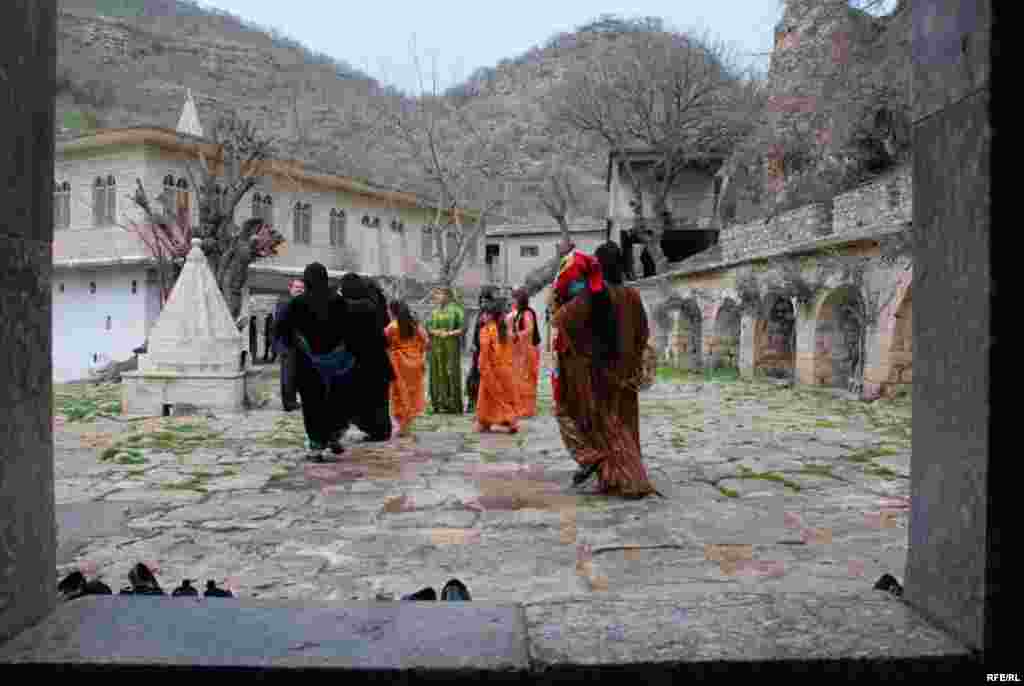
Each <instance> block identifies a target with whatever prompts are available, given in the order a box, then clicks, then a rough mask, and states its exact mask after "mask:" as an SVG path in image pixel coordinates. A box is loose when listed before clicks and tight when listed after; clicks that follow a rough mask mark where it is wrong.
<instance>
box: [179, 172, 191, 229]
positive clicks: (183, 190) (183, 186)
mask: <svg viewBox="0 0 1024 686" xmlns="http://www.w3.org/2000/svg"><path fill="white" fill-rule="evenodd" d="M175 208H176V209H177V211H178V216H179V217H184V218H185V220H186V221H187V220H188V219H189V217H190V216H191V214H192V196H191V194H190V193H189V192H188V181H186V180H185V179H178V191H177V196H176V198H175Z"/></svg>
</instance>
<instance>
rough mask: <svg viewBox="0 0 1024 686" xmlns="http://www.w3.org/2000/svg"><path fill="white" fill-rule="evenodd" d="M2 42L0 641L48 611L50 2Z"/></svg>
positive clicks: (23, 16)
mask: <svg viewBox="0 0 1024 686" xmlns="http://www.w3.org/2000/svg"><path fill="white" fill-rule="evenodd" d="M3 27H4V28H3V29H0V34H2V35H3V40H2V41H0V111H3V113H4V126H3V132H2V133H0V164H2V166H3V168H4V169H5V173H4V181H3V183H2V184H0V271H2V272H3V275H4V276H3V279H2V281H0V312H3V316H0V337H2V339H3V341H4V345H3V346H0V379H3V382H2V383H0V407H2V408H3V412H2V413H0V641H5V640H7V639H8V638H10V637H12V636H14V635H15V634H17V633H18V632H20V631H22V630H23V629H25V628H27V627H29V626H31V625H33V624H35V623H36V622H38V621H39V620H41V619H42V618H43V617H45V616H46V615H47V614H49V613H50V612H51V611H52V610H53V608H54V606H55V602H56V600H55V598H56V589H57V580H56V567H57V529H56V522H55V519H54V491H53V478H54V477H53V474H54V470H53V409H52V402H53V387H52V383H53V382H52V374H53V369H52V361H51V355H52V323H51V321H50V318H51V316H52V314H51V308H52V292H51V274H52V270H53V161H54V101H53V92H54V84H55V81H56V69H57V66H56V61H57V60H56V49H57V47H56V35H57V9H56V2H55V0H9V1H8V2H7V3H6V4H5V5H4V22H3Z"/></svg>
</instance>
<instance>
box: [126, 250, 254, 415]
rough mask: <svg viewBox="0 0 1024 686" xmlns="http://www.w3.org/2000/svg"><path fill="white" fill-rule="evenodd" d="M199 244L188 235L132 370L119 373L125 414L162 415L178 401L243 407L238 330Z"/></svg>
mask: <svg viewBox="0 0 1024 686" xmlns="http://www.w3.org/2000/svg"><path fill="white" fill-rule="evenodd" d="M199 244H200V241H199V239H198V238H194V239H192V249H191V250H190V251H189V254H188V258H187V259H186V260H185V266H184V268H183V269H182V270H181V275H180V276H179V277H178V281H177V283H176V284H175V285H174V289H173V290H172V291H171V295H170V297H169V298H168V299H167V303H166V304H165V305H164V309H163V311H162V312H161V313H160V318H159V319H158V320H157V322H156V324H155V325H154V326H153V329H152V331H151V332H150V334H149V339H148V345H147V353H146V354H142V355H139V368H138V371H135V372H127V373H124V374H122V378H123V385H124V389H123V398H124V399H123V404H124V408H123V409H124V412H125V413H126V414H143V415H153V414H168V413H169V412H173V408H174V406H175V405H178V404H187V405H192V406H196V407H202V408H207V409H217V410H221V411H228V412H233V411H241V410H242V409H243V407H244V398H245V376H246V375H245V371H244V370H243V369H242V365H241V356H242V350H243V340H242V334H241V332H239V330H238V328H237V327H236V326H235V324H234V321H233V320H232V319H231V313H230V311H229V310H228V305H227V302H225V300H224V296H223V295H222V294H221V292H220V288H219V287H218V286H217V282H216V280H215V279H214V276H213V272H212V271H210V266H209V264H208V263H207V261H206V256H205V255H204V254H203V251H202V249H201V248H200V247H199Z"/></svg>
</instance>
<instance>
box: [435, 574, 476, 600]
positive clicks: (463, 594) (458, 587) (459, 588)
mask: <svg viewBox="0 0 1024 686" xmlns="http://www.w3.org/2000/svg"><path fill="white" fill-rule="evenodd" d="M441 600H470V597H469V589H468V588H466V585H465V584H464V583H462V582H461V581H459V580H458V579H449V580H448V583H446V584H445V585H444V588H442V589H441Z"/></svg>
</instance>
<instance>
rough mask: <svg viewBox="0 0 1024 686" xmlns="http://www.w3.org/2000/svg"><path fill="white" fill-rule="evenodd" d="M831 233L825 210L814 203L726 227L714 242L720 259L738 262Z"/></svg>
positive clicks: (826, 209)
mask: <svg viewBox="0 0 1024 686" xmlns="http://www.w3.org/2000/svg"><path fill="white" fill-rule="evenodd" d="M831 231H832V225H831V223H830V222H829V212H828V208H827V207H825V206H824V205H822V204H819V203H815V204H813V205H805V206H804V207H800V208H797V209H795V210H792V211H790V212H784V213H783V214H780V215H779V216H777V217H774V218H772V219H767V220H764V219H762V220H758V221H753V222H748V223H746V224H734V225H732V226H728V227H726V228H724V229H723V230H722V232H721V233H720V234H719V237H718V242H719V245H720V246H721V248H722V257H723V258H725V259H727V260H729V259H742V258H744V257H748V256H751V255H754V254H757V253H761V252H765V251H768V250H778V249H783V248H785V247H786V246H788V245H793V244H795V243H806V242H807V241H810V240H813V239H815V238H820V237H821V236H823V235H827V234H829V233H831Z"/></svg>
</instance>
